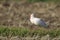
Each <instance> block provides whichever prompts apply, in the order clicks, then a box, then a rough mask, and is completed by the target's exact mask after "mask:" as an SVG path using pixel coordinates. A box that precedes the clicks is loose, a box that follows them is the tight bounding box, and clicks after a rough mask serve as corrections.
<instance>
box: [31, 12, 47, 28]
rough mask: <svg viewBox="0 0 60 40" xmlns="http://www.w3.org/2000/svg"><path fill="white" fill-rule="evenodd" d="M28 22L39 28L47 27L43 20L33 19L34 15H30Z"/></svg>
mask: <svg viewBox="0 0 60 40" xmlns="http://www.w3.org/2000/svg"><path fill="white" fill-rule="evenodd" d="M30 22H31V23H32V24H35V25H39V26H43V27H47V26H48V25H47V24H46V22H45V21H44V20H43V19H41V18H37V17H34V13H32V14H31V15H30Z"/></svg>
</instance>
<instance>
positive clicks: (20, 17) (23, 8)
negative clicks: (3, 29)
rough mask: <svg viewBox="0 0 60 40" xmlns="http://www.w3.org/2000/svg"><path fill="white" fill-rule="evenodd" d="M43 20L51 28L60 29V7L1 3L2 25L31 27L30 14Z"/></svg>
mask: <svg viewBox="0 0 60 40" xmlns="http://www.w3.org/2000/svg"><path fill="white" fill-rule="evenodd" d="M31 13H35V16H36V17H39V18H42V19H43V20H45V21H46V22H47V24H49V27H50V28H59V27H60V5H59V4H55V3H45V2H38V3H37V2H36V3H30V4H29V3H27V2H10V1H8V2H0V25H4V26H18V27H31V23H30V21H29V18H30V14H31Z"/></svg>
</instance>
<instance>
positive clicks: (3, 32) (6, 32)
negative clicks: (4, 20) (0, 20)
mask: <svg viewBox="0 0 60 40" xmlns="http://www.w3.org/2000/svg"><path fill="white" fill-rule="evenodd" d="M47 34H49V35H50V36H51V37H56V36H60V29H54V30H50V31H49V30H45V29H37V30H31V29H29V28H22V27H2V26H1V27H0V36H7V37H8V36H21V37H28V36H30V37H33V36H34V35H35V36H37V35H38V36H40V37H41V36H44V35H47Z"/></svg>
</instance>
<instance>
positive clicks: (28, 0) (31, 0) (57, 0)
mask: <svg viewBox="0 0 60 40" xmlns="http://www.w3.org/2000/svg"><path fill="white" fill-rule="evenodd" d="M27 2H29V3H34V2H56V3H57V2H60V0H27Z"/></svg>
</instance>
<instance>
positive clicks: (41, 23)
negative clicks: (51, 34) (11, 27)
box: [39, 19, 47, 27]
mask: <svg viewBox="0 0 60 40" xmlns="http://www.w3.org/2000/svg"><path fill="white" fill-rule="evenodd" d="M39 23H40V25H41V26H44V27H47V24H46V22H45V21H44V20H42V19H41V20H40V21H39Z"/></svg>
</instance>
